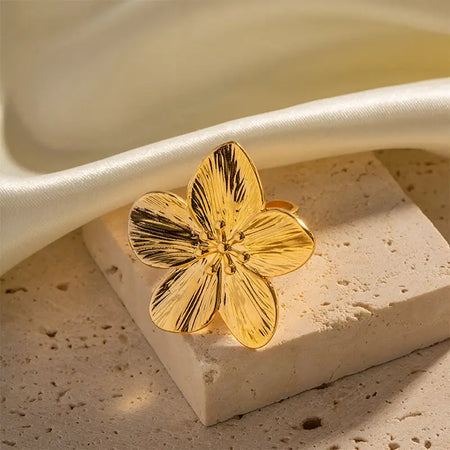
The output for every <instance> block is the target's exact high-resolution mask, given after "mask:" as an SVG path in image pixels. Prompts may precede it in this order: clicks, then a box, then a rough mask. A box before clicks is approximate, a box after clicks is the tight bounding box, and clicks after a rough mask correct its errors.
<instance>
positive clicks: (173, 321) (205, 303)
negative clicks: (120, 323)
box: [149, 257, 221, 333]
mask: <svg viewBox="0 0 450 450" xmlns="http://www.w3.org/2000/svg"><path fill="white" fill-rule="evenodd" d="M210 259H211V258H208V257H206V258H202V259H200V260H198V261H196V262H194V263H192V264H190V265H188V266H186V267H183V268H180V269H175V270H174V271H173V272H172V273H171V274H170V275H169V276H168V277H167V278H166V279H165V280H164V281H163V282H162V283H161V284H160V286H159V287H158V288H157V289H156V290H155V292H154V294H153V296H152V298H151V301H150V308H149V310H150V317H151V319H152V320H153V322H154V323H155V325H156V326H157V327H159V328H161V329H163V330H165V331H172V332H186V333H189V332H192V331H198V330H200V329H202V328H203V327H205V326H206V325H208V323H209V322H210V321H211V320H212V318H213V317H214V314H215V312H216V311H217V308H218V304H219V301H220V278H221V271H220V270H219V271H217V273H216V274H214V275H207V274H206V267H207V265H208V264H209V263H210V262H211V261H210Z"/></svg>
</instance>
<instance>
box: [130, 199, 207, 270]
mask: <svg viewBox="0 0 450 450" xmlns="http://www.w3.org/2000/svg"><path fill="white" fill-rule="evenodd" d="M195 227H196V225H195V223H194V221H193V220H192V219H191V218H190V217H189V212H188V209H187V206H186V203H185V202H184V200H183V199H182V198H180V197H178V195H175V194H172V193H170V192H150V193H148V194H145V195H144V196H143V197H141V198H140V199H139V200H137V201H136V203H134V205H133V206H132V208H131V211H130V217H129V220H128V235H129V238H130V245H131V247H132V248H133V250H134V251H135V253H136V255H137V257H138V258H139V259H140V260H141V261H142V262H143V263H145V264H148V265H150V266H152V267H159V268H164V269H166V268H169V267H179V266H183V265H185V264H187V263H189V262H192V261H194V260H195V259H196V256H195V250H196V248H197V244H198V242H199V236H198V232H197V231H195Z"/></svg>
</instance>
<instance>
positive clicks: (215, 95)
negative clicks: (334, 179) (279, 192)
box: [0, 0, 450, 272]
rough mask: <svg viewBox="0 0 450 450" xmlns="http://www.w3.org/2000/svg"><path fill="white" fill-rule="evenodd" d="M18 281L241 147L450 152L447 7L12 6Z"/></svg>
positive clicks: (10, 190)
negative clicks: (62, 247) (88, 233)
mask: <svg viewBox="0 0 450 450" xmlns="http://www.w3.org/2000/svg"><path fill="white" fill-rule="evenodd" d="M1 9H2V11H1V12H2V14H1V20H2V29H1V38H2V39H1V45H2V53H1V64H2V98H3V102H2V105H3V108H2V110H3V131H2V138H3V143H2V149H1V154H0V196H1V197H0V198H1V234H0V239H1V267H0V272H4V271H6V270H8V269H9V268H11V267H12V266H13V265H14V264H16V263H17V262H19V261H21V260H22V259H23V258H25V257H27V256H29V255H30V254H32V253H33V252H35V251H36V250H38V249H40V248H42V247H43V246H45V245H46V244H48V243H50V242H52V241H53V240H55V239H57V238H58V237H60V236H62V235H63V234H65V233H67V232H68V231H70V230H72V229H74V228H76V227H78V226H80V225H83V224H84V223H86V222H87V221H89V220H91V219H93V218H95V217H97V216H99V215H101V214H104V213H106V212H108V211H110V210H112V209H114V208H117V207H120V206H122V205H125V204H127V203H129V202H131V201H133V200H134V199H135V198H136V197H137V196H139V195H140V194H142V193H143V192H145V191H148V190H154V189H171V188H174V187H177V186H180V185H183V184H185V183H186V181H187V180H188V178H189V175H190V174H191V173H192V172H193V171H194V169H195V167H196V166H197V165H198V163H199V162H200V160H201V158H202V157H203V156H204V155H205V154H207V153H208V152H209V151H210V150H211V149H212V148H213V147H215V146H216V145H218V144H220V143H221V142H223V141H225V140H230V139H234V140H237V141H239V142H240V143H241V144H242V145H243V146H244V147H245V148H247V150H248V151H249V153H250V154H251V155H252V157H253V158H254V160H255V162H256V164H257V165H258V167H259V168H263V167H270V166H277V165H283V164H289V163H292V162H297V161H303V160H308V159H312V158H321V157H326V156H331V155H338V154H343V153H350V152H359V151H364V150H372V149H379V148H423V149H426V150H430V151H435V152H439V153H441V154H446V155H448V154H449V153H450V80H449V79H446V77H448V75H449V70H450V38H449V35H448V34H449V28H450V8H449V3H448V2H447V1H446V0H431V1H430V0H412V1H406V0H404V1H392V0H390V1H388V0H378V1H369V0H354V1H349V0H346V1H321V0H306V1H301V2H300V1H293V0H292V1H291V0H281V1H277V2H273V1H269V0H262V1H227V2H201V1H195V2H194V1H192V2H191V1H171V2H160V1H158V2H156V1H155V2H152V1H147V2H142V1H139V2H133V1H131V2H94V1H92V2H60V1H58V2H56V1H46V0H40V1H39V2H21V1H19V2H2V3H1Z"/></svg>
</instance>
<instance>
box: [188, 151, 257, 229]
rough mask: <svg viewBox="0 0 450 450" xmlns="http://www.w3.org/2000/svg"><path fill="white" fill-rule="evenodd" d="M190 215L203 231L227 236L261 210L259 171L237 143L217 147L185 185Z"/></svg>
mask: <svg viewBox="0 0 450 450" xmlns="http://www.w3.org/2000/svg"><path fill="white" fill-rule="evenodd" d="M187 204H188V207H189V209H190V210H191V211H192V217H193V218H194V219H196V220H197V222H198V223H199V225H200V226H201V227H202V228H203V229H204V230H205V231H206V232H212V233H215V234H216V235H217V232H218V231H217V228H221V229H222V231H223V232H225V234H226V236H228V237H229V236H230V235H231V233H232V231H233V230H239V228H240V227H241V226H242V224H243V223H244V222H245V220H246V219H247V217H248V216H249V215H251V214H254V213H256V212H258V211H260V210H261V209H262V208H263V205H264V195H263V190H262V187H261V181H260V179H259V175H258V172H257V171H256V168H255V166H254V165H253V162H252V161H251V160H250V158H249V157H248V155H247V153H246V152H245V151H244V149H243V148H241V147H240V146H239V145H238V144H237V143H236V142H228V143H226V144H223V145H221V146H220V147H218V148H216V149H215V150H214V151H213V152H212V153H211V154H210V155H209V156H208V157H207V158H206V159H205V160H204V161H203V162H202V163H201V165H200V167H199V168H198V170H197V173H196V174H195V176H194V178H193V179H192V180H191V182H190V183H189V186H188V196H187Z"/></svg>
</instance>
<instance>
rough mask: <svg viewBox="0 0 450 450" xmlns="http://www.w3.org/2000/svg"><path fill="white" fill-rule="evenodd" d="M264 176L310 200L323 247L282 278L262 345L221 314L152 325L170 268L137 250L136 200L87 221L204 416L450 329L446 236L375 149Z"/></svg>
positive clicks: (114, 280)
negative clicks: (194, 329) (130, 219)
mask: <svg viewBox="0 0 450 450" xmlns="http://www.w3.org/2000/svg"><path fill="white" fill-rule="evenodd" d="M261 177H262V181H263V186H264V189H265V193H266V198H267V199H269V200H270V199H275V198H284V199H289V200H292V201H294V202H296V203H298V204H299V205H300V216H301V217H302V219H304V221H305V222H306V223H307V224H308V225H309V226H310V228H311V229H312V230H313V231H314V233H315V236H316V239H317V247H316V252H315V254H314V255H313V257H312V258H311V259H310V261H309V262H308V263H307V264H306V265H305V266H304V267H303V268H301V269H300V270H298V271H296V272H293V273H291V274H288V275H286V276H283V277H279V278H273V279H272V282H273V284H274V286H275V288H276V289H277V291H278V293H279V303H280V321H279V325H278V330H277V332H276V334H275V337H274V338H273V340H272V341H271V342H270V344H269V345H268V346H267V347H264V348H262V349H260V350H256V351H254V350H253V351H252V350H248V349H246V348H244V347H242V346H241V345H239V344H238V343H237V342H236V341H235V340H234V339H233V337H232V336H231V335H230V334H229V332H228V330H227V329H226V327H225V326H224V324H223V323H222V322H221V321H220V318H219V317H217V318H216V319H215V321H214V323H213V324H211V325H210V326H209V327H208V328H207V329H205V330H203V331H201V332H199V333H196V334H192V335H177V334H172V333H165V332H163V331H160V330H159V329H157V328H156V327H155V326H154V325H153V324H152V322H151V321H150V319H149V316H148V302H149V298H150V295H151V292H152V290H153V289H154V288H155V287H156V285H157V284H158V282H159V280H161V279H162V278H163V276H164V274H165V273H167V272H166V271H163V270H158V269H152V268H149V267H147V266H144V265H143V264H141V263H140V262H139V261H137V260H136V259H135V258H134V257H133V256H132V252H131V249H130V248H129V246H128V241H127V214H128V208H123V209H120V210H118V211H115V212H113V213H111V214H108V215H106V216H104V217H102V218H99V219H97V220H95V221H93V222H91V223H90V224H88V225H86V226H85V227H84V230H83V234H84V239H85V243H86V245H87V247H88V249H89V251H90V253H91V254H92V256H93V258H94V259H95V260H96V262H97V264H98V265H99V266H100V268H101V269H102V271H103V272H104V274H105V276H106V277H107V279H108V280H109V282H110V283H111V285H112V286H113V288H114V289H115V290H116V292H117V293H118V295H119V296H120V298H121V299H122V300H123V303H124V304H125V306H126V308H127V309H128V311H129V312H130V314H131V316H132V317H133V319H134V320H135V322H136V323H137V325H138V326H139V327H140V329H141V330H142V333H143V334H144V336H145V337H146V338H147V340H148V342H149V343H150V344H151V345H152V347H153V348H154V350H155V351H156V353H157V354H158V356H159V358H160V359H161V361H162V362H163V363H164V365H165V367H166V368H167V370H168V372H169V373H170V375H171V376H172V378H173V379H174V381H175V382H176V384H177V385H178V387H179V388H180V390H181V391H182V392H183V394H184V396H185V398H186V399H187V401H188V402H189V403H190V404H191V406H192V408H193V409H194V410H195V412H196V413H197V415H198V416H199V418H200V420H201V421H202V422H203V423H204V424H205V425H212V424H214V423H217V422H220V421H223V420H226V419H228V418H230V417H232V416H234V415H236V414H242V413H245V412H248V411H251V410H253V409H256V408H259V407H262V406H264V405H267V404H269V403H272V402H276V401H278V400H280V399H283V398H286V397H289V396H292V395H294V394H297V393H299V392H301V391H304V390H306V389H310V388H313V387H315V386H318V385H321V384H322V383H327V382H330V381H333V380H335V379H337V378H340V377H343V376H345V375H348V374H351V373H354V372H358V371H361V370H364V369H366V368H368V367H370V366H373V365H375V364H379V363H382V362H385V361H388V360H391V359H393V358H396V357H398V356H401V355H404V354H406V353H409V352H410V351H412V350H414V349H416V348H419V347H424V346H427V345H430V344H432V343H435V342H438V341H441V340H443V339H445V338H447V337H449V335H450V327H449V325H450V321H449V318H450V284H449V279H450V276H449V271H448V260H449V256H450V252H449V247H448V244H447V243H446V241H445V240H444V239H443V238H442V236H441V235H440V234H439V232H438V231H437V230H436V229H435V228H434V226H433V225H432V224H431V222H430V221H429V220H428V219H427V218H426V217H425V216H424V215H423V214H422V212H421V211H420V210H419V208H418V207H417V206H416V205H414V204H413V203H412V202H411V201H410V200H409V199H408V198H407V197H406V196H405V194H404V193H403V191H402V190H401V189H400V188H399V186H398V185H397V184H396V182H395V181H394V180H393V179H392V177H391V176H390V175H389V174H388V172H387V171H386V169H384V167H383V166H382V165H381V164H380V163H379V162H378V160H377V159H376V158H375V157H374V156H373V155H372V154H361V155H352V156H345V157H340V158H333V159H325V160H318V161H313V162H308V163H303V164H300V165H293V166H289V167H283V168H277V169H271V170H266V171H262V172H261ZM174 184H176V180H174ZM178 193H181V194H182V195H183V196H184V194H185V193H184V190H181V191H178Z"/></svg>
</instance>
